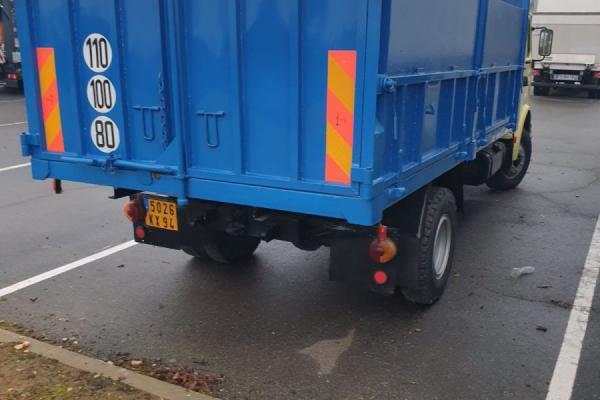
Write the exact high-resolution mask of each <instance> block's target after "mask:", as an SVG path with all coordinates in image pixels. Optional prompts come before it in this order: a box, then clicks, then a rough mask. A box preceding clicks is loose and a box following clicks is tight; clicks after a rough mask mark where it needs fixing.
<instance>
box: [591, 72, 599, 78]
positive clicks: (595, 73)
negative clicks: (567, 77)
mask: <svg viewBox="0 0 600 400" xmlns="http://www.w3.org/2000/svg"><path fill="white" fill-rule="evenodd" d="M592 76H593V77H594V78H596V79H600V71H598V72H594V75H592Z"/></svg>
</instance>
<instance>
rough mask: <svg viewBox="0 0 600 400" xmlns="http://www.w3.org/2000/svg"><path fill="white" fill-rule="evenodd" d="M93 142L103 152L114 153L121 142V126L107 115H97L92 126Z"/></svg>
mask: <svg viewBox="0 0 600 400" xmlns="http://www.w3.org/2000/svg"><path fill="white" fill-rule="evenodd" d="M90 133H91V136H92V142H94V145H95V146H96V148H97V149H98V150H100V151H101V152H103V153H112V152H113V151H115V150H116V149H117V148H118V147H119V144H120V143H121V136H120V134H119V127H118V126H117V124H115V122H114V121H113V120H112V119H110V118H108V117H105V116H100V117H97V118H96V119H95V120H94V121H93V122H92V126H91V128H90Z"/></svg>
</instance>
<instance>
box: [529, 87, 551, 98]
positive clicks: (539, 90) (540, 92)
mask: <svg viewBox="0 0 600 400" xmlns="http://www.w3.org/2000/svg"><path fill="white" fill-rule="evenodd" d="M549 94H550V88H544V87H534V88H533V95H534V96H548V95H549Z"/></svg>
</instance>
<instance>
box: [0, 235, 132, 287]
mask: <svg viewBox="0 0 600 400" xmlns="http://www.w3.org/2000/svg"><path fill="white" fill-rule="evenodd" d="M136 244H137V242H135V241H133V240H131V241H129V242H125V243H121V244H119V245H117V246H114V247H110V248H108V249H106V250H102V251H100V252H98V253H96V254H92V255H91V256H89V257H85V258H82V259H81V260H77V261H73V262H72V263H69V264H67V265H63V266H62V267H58V268H55V269H53V270H50V271H48V272H44V273H43V274H39V275H36V276H34V277H33V278H29V279H25V280H24V281H21V282H18V283H15V284H14V285H10V286H8V287H5V288H4V289H0V298H2V297H4V296H7V295H9V294H11V293H14V292H17V291H19V290H21V289H25V288H26V287H29V286H31V285H35V284H36V283H40V282H43V281H45V280H47V279H50V278H54V277H55V276H57V275H60V274H64V273H65V272H68V271H71V270H73V269H75V268H79V267H81V266H84V265H86V264H89V263H91V262H94V261H97V260H100V259H101V258H104V257H108V256H110V255H112V254H115V253H118V252H119V251H123V250H126V249H128V248H130V247H133V246H135V245H136Z"/></svg>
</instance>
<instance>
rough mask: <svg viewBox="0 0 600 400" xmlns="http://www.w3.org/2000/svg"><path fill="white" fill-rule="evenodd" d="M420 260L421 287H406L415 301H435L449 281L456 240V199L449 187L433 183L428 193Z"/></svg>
mask: <svg viewBox="0 0 600 400" xmlns="http://www.w3.org/2000/svg"><path fill="white" fill-rule="evenodd" d="M426 201H427V204H426V206H425V214H424V219H423V222H422V224H423V225H422V227H421V238H420V239H419V249H418V257H417V264H416V266H415V268H417V277H418V279H417V287H416V288H415V289H402V294H403V295H404V297H405V298H406V299H407V300H408V301H411V302H413V303H415V304H421V305H431V304H433V303H435V302H436V301H438V300H439V298H440V297H441V296H442V293H443V292H444V289H445V288H446V284H447V283H448V276H450V270H451V269H452V261H453V259H454V247H455V242H456V240H455V239H456V228H457V217H456V212H457V209H456V200H455V199H454V195H453V194H452V192H451V191H450V190H449V189H446V188H443V187H433V188H432V189H431V191H430V193H429V195H428V196H427V200H426Z"/></svg>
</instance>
